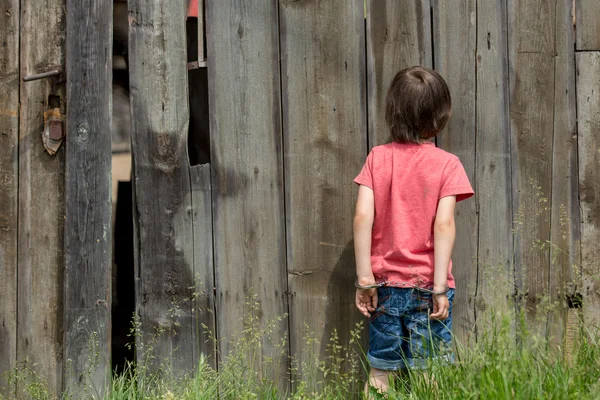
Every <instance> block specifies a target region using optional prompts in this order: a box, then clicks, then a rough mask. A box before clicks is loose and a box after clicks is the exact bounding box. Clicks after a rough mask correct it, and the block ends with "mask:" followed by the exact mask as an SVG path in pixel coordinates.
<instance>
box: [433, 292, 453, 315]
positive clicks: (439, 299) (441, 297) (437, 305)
mask: <svg viewBox="0 0 600 400" xmlns="http://www.w3.org/2000/svg"><path fill="white" fill-rule="evenodd" d="M449 309H450V302H449V301H448V296H446V294H434V295H433V314H431V315H430V316H429V318H431V319H437V320H438V321H443V320H445V319H446V318H448V313H449Z"/></svg>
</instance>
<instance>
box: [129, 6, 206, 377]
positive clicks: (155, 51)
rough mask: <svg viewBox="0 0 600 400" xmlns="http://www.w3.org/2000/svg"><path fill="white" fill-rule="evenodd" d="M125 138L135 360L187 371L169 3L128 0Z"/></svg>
mask: <svg viewBox="0 0 600 400" xmlns="http://www.w3.org/2000/svg"><path fill="white" fill-rule="evenodd" d="M129 61H130V96H131V97H130V98H131V121H132V124H131V133H132V150H133V160H134V164H133V170H134V172H133V174H134V184H133V186H134V193H135V197H134V203H135V204H134V221H135V226H136V229H135V236H136V240H135V243H136V251H135V268H136V278H137V280H138V283H137V288H136V290H137V292H136V299H137V300H136V309H137V312H138V315H139V317H140V319H141V331H142V336H141V337H140V338H138V340H137V345H138V350H140V349H141V351H138V361H139V362H142V360H144V358H145V357H147V356H148V353H147V351H150V350H148V349H149V346H148V345H149V344H150V343H149V341H150V340H155V343H154V344H153V345H152V346H151V347H153V349H152V350H151V351H153V353H152V355H153V356H154V357H155V358H154V359H153V360H152V361H151V364H152V365H149V367H151V368H153V369H155V370H156V369H157V368H158V367H159V366H161V367H163V368H164V367H167V368H171V369H172V371H173V372H175V373H184V372H190V371H192V370H193V368H194V366H195V362H196V361H195V354H194V349H195V348H196V347H197V344H196V343H195V342H194V341H195V340H196V336H195V326H194V320H193V318H192V308H193V307H192V299H193V294H194V227H193V217H192V213H193V212H194V209H193V206H192V193H191V190H192V184H191V176H190V167H189V160H188V155H187V134H188V122H189V111H188V81H187V70H186V32H185V8H184V7H183V5H182V3H181V2H172V1H168V0H153V1H146V0H132V1H130V2H129ZM142 346H144V347H142Z"/></svg>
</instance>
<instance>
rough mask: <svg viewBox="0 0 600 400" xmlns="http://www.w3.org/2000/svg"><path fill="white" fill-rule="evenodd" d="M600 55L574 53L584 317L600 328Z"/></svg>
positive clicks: (586, 321)
mask: <svg viewBox="0 0 600 400" xmlns="http://www.w3.org/2000/svg"><path fill="white" fill-rule="evenodd" d="M598 76H600V52H585V53H577V121H578V122H577V129H578V132H579V135H578V138H579V196H580V199H581V262H582V270H583V314H584V319H585V323H586V327H588V329H590V330H592V331H594V330H597V329H598V328H600V280H599V278H598V277H600V185H598V182H600V81H599V80H598Z"/></svg>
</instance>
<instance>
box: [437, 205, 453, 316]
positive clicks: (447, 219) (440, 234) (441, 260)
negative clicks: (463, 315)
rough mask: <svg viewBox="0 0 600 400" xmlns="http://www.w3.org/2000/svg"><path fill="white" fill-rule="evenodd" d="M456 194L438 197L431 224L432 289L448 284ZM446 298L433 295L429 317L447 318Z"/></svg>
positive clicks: (444, 287)
mask: <svg viewBox="0 0 600 400" xmlns="http://www.w3.org/2000/svg"><path fill="white" fill-rule="evenodd" d="M455 206H456V196H448V197H443V198H441V199H440V201H439V203H438V209H437V213H436V216H435V223H434V226H433V239H434V257H435V267H434V272H433V290H434V291H436V292H437V291H443V290H444V289H446V285H447V284H448V267H449V266H450V258H451V256H452V248H453V247H454V239H455V237H456V227H455V224H454V208H455ZM448 307H449V305H448V298H447V297H446V296H445V295H443V296H435V302H434V312H433V314H431V318H434V319H440V320H444V319H446V318H448Z"/></svg>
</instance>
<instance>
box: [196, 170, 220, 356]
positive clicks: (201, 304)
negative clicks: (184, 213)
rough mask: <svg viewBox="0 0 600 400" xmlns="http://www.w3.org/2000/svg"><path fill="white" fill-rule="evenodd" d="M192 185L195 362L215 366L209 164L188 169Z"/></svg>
mask: <svg viewBox="0 0 600 400" xmlns="http://www.w3.org/2000/svg"><path fill="white" fill-rule="evenodd" d="M190 176H191V185H192V198H191V203H192V213H193V214H192V225H193V233H194V279H195V288H196V292H195V293H194V295H193V301H192V305H193V308H192V327H193V329H194V337H195V339H194V342H193V343H194V345H195V346H196V347H195V348H194V359H195V360H196V361H198V360H199V359H200V357H204V358H205V359H207V360H208V362H209V363H210V364H211V365H212V366H213V367H216V365H217V362H216V361H217V360H216V348H215V347H216V343H215V342H214V341H213V340H212V339H213V337H211V334H213V335H214V334H216V330H215V301H214V299H215V296H214V293H213V289H214V287H215V281H214V269H213V230H212V229H213V226H212V188H211V183H210V165H209V164H203V165H195V166H193V167H190Z"/></svg>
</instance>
